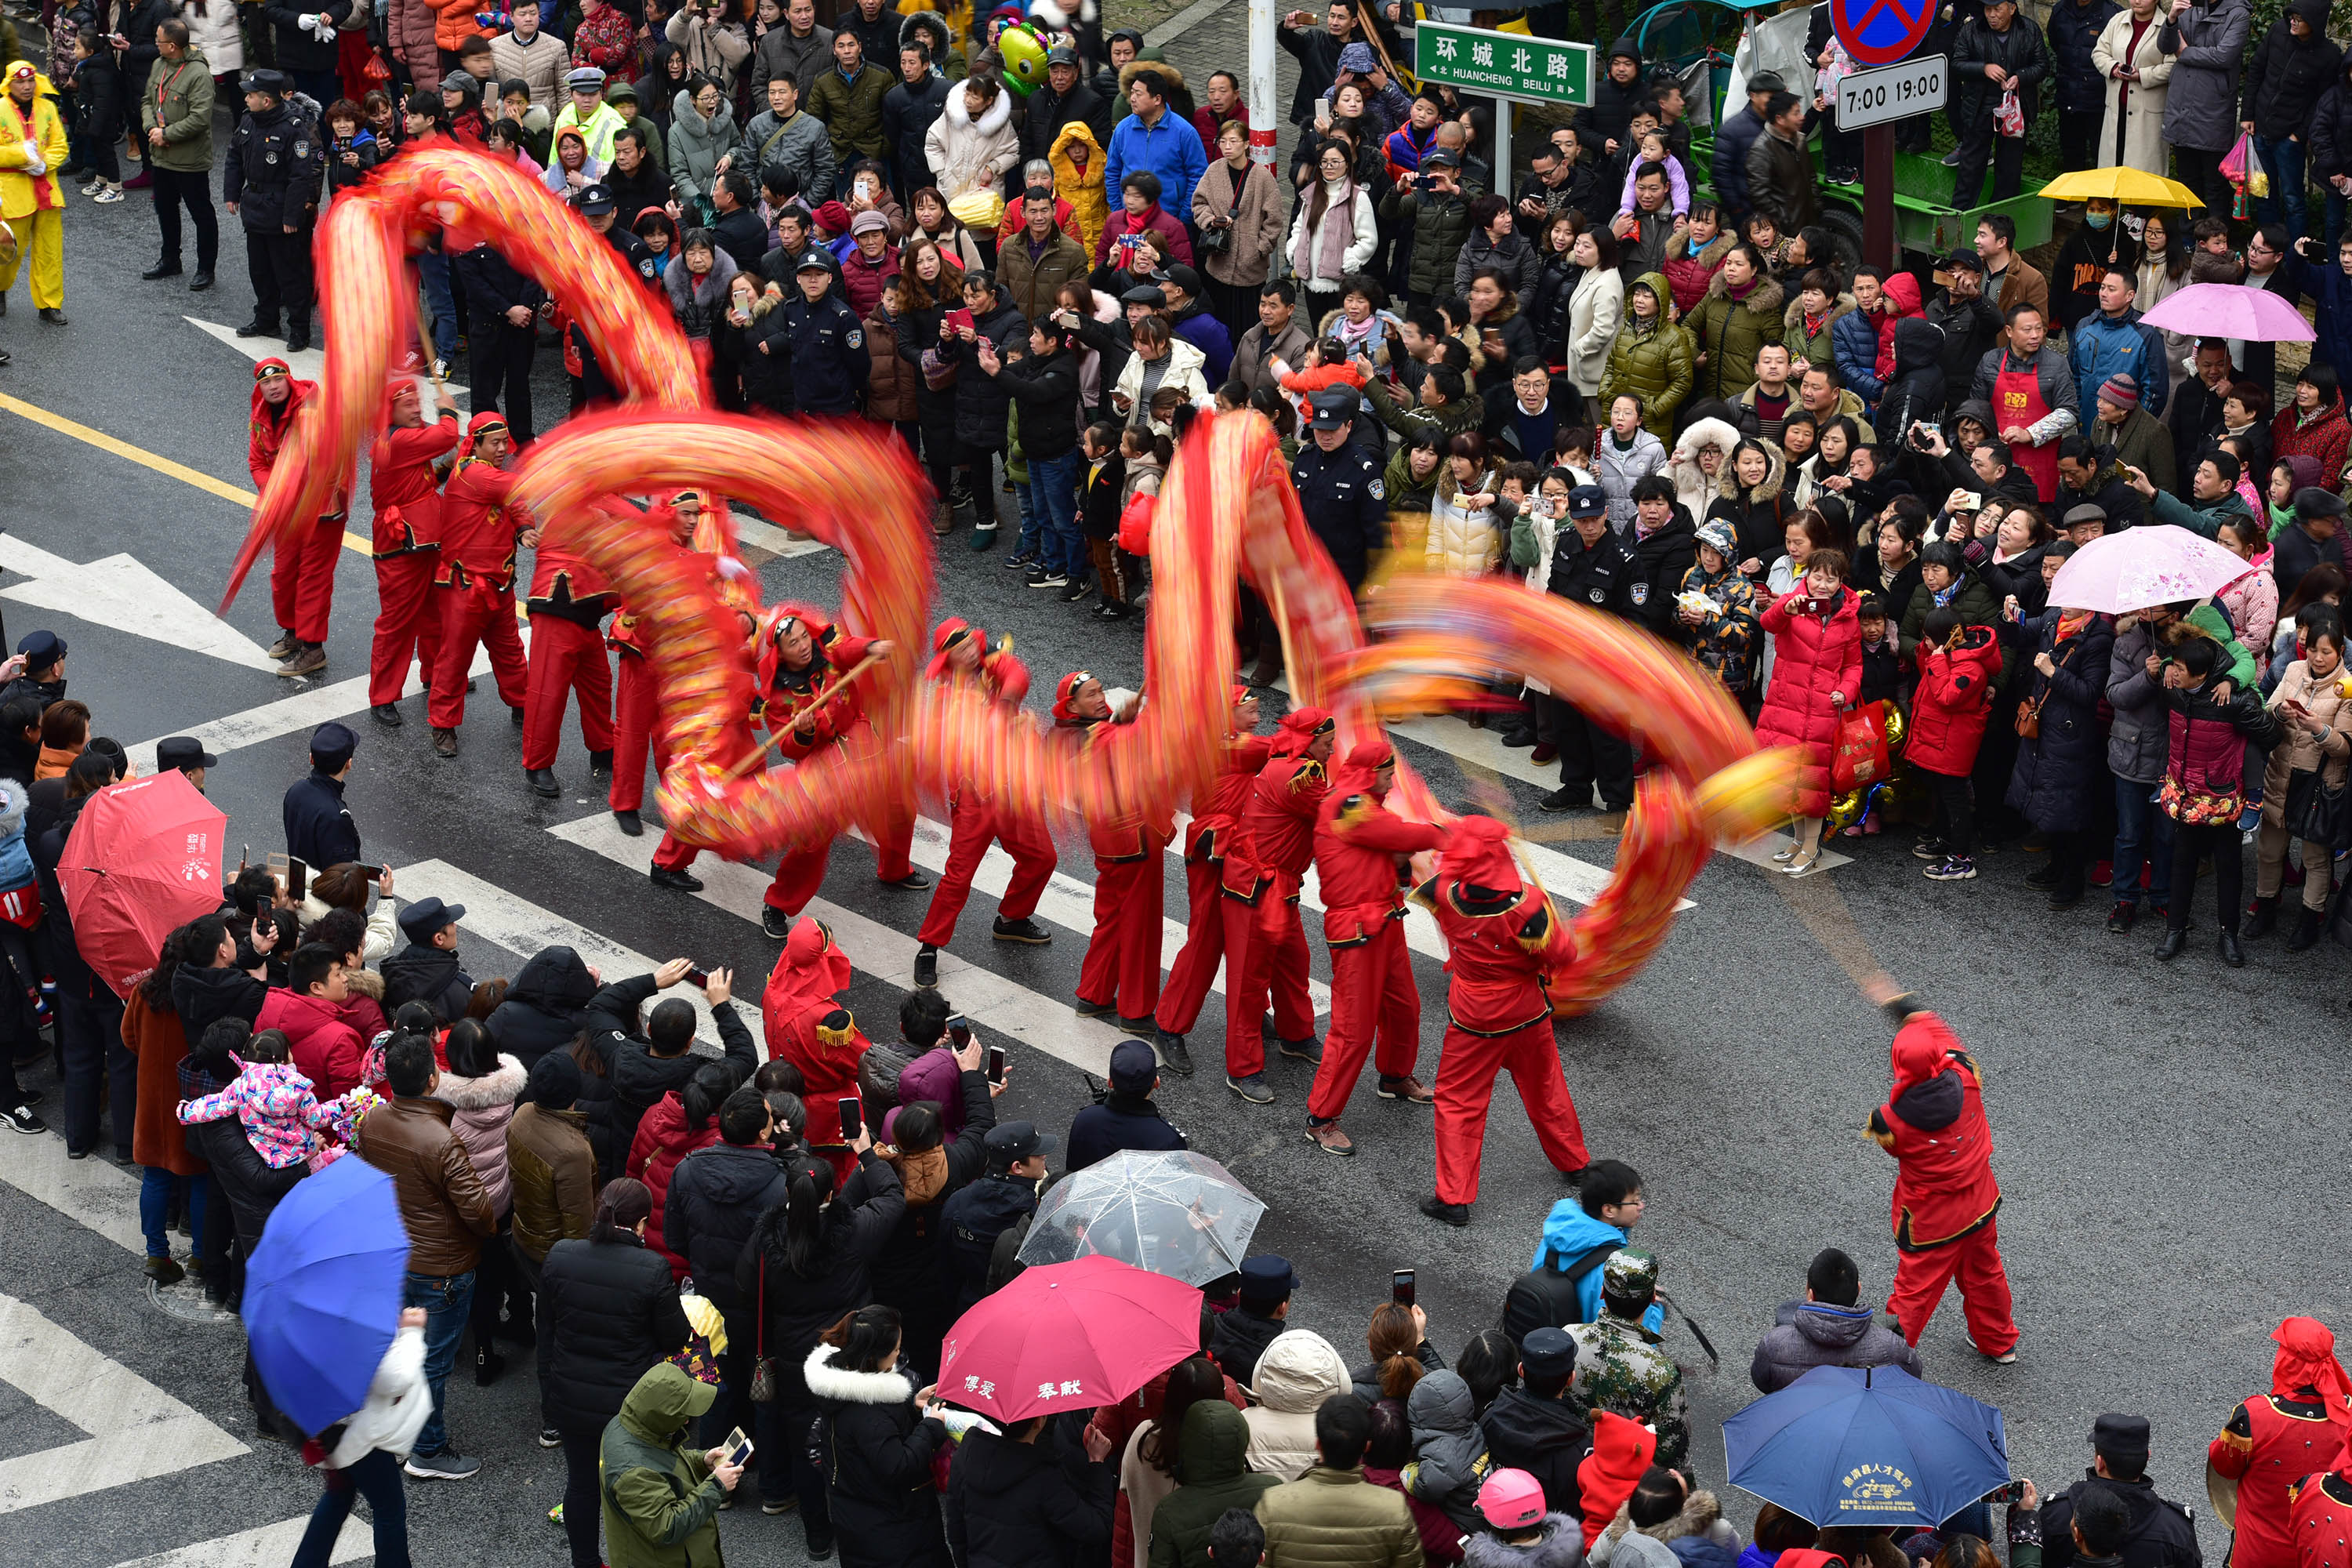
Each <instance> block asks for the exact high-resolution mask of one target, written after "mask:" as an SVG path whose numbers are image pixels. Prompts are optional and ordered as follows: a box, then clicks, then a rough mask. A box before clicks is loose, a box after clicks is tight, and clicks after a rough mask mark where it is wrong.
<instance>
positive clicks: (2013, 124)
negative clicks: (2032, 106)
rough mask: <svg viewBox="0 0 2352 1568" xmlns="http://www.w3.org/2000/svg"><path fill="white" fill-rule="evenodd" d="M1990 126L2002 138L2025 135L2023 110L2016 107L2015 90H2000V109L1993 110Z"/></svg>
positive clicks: (2007, 88) (2011, 88)
mask: <svg viewBox="0 0 2352 1568" xmlns="http://www.w3.org/2000/svg"><path fill="white" fill-rule="evenodd" d="M1992 125H1993V129H1994V130H1995V131H1998V132H2000V133H2001V134H2002V135H2003V136H2009V137H2018V136H2022V135H2024V134H2025V110H2022V109H2020V108H2019V107H2018V105H2017V89H2016V88H2014V87H2004V88H2002V89H2000V108H1999V109H1996V110H1993V115H1992Z"/></svg>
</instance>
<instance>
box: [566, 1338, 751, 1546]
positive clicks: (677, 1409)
mask: <svg viewBox="0 0 2352 1568" xmlns="http://www.w3.org/2000/svg"><path fill="white" fill-rule="evenodd" d="M718 1394H719V1390H718V1389H716V1388H714V1387H713V1386H711V1385H710V1384H707V1383H699V1382H697V1381H696V1380H695V1379H694V1378H691V1377H689V1376H688V1375H687V1374H686V1373H685V1372H683V1371H681V1370H680V1369H679V1368H677V1367H675V1366H673V1365H671V1364H670V1363H668V1362H662V1363H659V1364H658V1365H656V1366H654V1367H652V1368H651V1369H649V1370H648V1371H647V1372H646V1374H645V1376H643V1377H641V1378H639V1379H637V1385H636V1386H635V1388H633V1389H631V1390H629V1397H628V1398H627V1399H625V1400H624V1401H623V1402H622V1405H621V1413H620V1414H619V1415H615V1416H614V1417H613V1419H612V1422H611V1424H610V1425H608V1426H605V1428H604V1447H603V1449H602V1452H601V1453H600V1454H599V1455H598V1459H597V1471H598V1481H597V1487H598V1490H599V1492H600V1493H601V1494H602V1496H603V1498H604V1561H605V1563H607V1564H608V1565H609V1568H721V1565H722V1564H723V1563H725V1561H726V1560H725V1559H724V1558H723V1557H721V1556H720V1555H719V1502H720V1500H722V1499H723V1498H724V1497H725V1496H726V1495H727V1494H726V1491H725V1489H723V1488H721V1487H720V1486H719V1482H718V1481H717V1480H716V1479H713V1478H712V1476H711V1474H710V1467H709V1465H708V1464H707V1463H705V1462H704V1460H703V1455H702V1450H701V1449H699V1448H697V1447H692V1446H691V1444H690V1443H688V1440H687V1437H686V1427H687V1424H688V1422H689V1421H691V1420H693V1419H694V1418H695V1417H696V1416H698V1415H702V1414H703V1413H704V1412H705V1411H707V1410H709V1408H710V1405H711V1402H712V1401H713V1400H714V1399H715V1398H716V1397H717V1396H718Z"/></svg>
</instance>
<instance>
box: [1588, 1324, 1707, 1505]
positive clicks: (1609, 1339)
mask: <svg viewBox="0 0 2352 1568" xmlns="http://www.w3.org/2000/svg"><path fill="white" fill-rule="evenodd" d="M1568 1332H1569V1334H1570V1337H1572V1338H1573V1339H1574V1340H1575V1341H1576V1379H1575V1383H1574V1384H1573V1387H1574V1389H1575V1393H1576V1400H1575V1401H1574V1403H1575V1404H1576V1405H1577V1407H1578V1408H1580V1409H1601V1410H1608V1411H1612V1412H1614V1413H1615V1414H1617V1415H1622V1416H1625V1417H1627V1418H1628V1419H1630V1420H1634V1421H1642V1422H1646V1423H1648V1424H1649V1425H1650V1426H1653V1427H1655V1428H1656V1429H1657V1434H1658V1457H1657V1462H1658V1463H1659V1464H1661V1465H1664V1466H1666V1467H1668V1468H1675V1467H1676V1466H1679V1465H1681V1464H1682V1463H1683V1461H1684V1459H1685V1456H1686V1455H1688V1453H1689V1452H1690V1411H1689V1407H1688V1406H1687V1405H1686V1404H1685V1401H1684V1398H1683V1371H1682V1368H1681V1367H1679V1366H1676V1365H1675V1363H1674V1360H1673V1358H1672V1357H1670V1356H1668V1355H1667V1354H1666V1352H1664V1351H1663V1350H1660V1349H1659V1348H1658V1336H1657V1335H1655V1334H1654V1333H1652V1332H1651V1331H1649V1330H1647V1329H1645V1328H1643V1327H1642V1325H1641V1324H1639V1323H1636V1322H1628V1321H1626V1320H1624V1319H1623V1318H1620V1317H1616V1316H1614V1315H1613V1314H1612V1313H1610V1312H1608V1311H1605V1310H1604V1311H1603V1312H1602V1313H1601V1321H1599V1322H1596V1323H1570V1324H1569V1325H1568Z"/></svg>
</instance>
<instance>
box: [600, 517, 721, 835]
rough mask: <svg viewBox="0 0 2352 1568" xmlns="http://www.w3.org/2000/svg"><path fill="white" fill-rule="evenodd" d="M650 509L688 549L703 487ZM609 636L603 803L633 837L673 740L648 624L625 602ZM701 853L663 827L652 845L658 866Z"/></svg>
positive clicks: (640, 829) (639, 828)
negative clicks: (609, 769)
mask: <svg viewBox="0 0 2352 1568" xmlns="http://www.w3.org/2000/svg"><path fill="white" fill-rule="evenodd" d="M646 515H647V516H648V517H649V518H652V519H654V520H655V521H660V522H662V523H664V524H666V525H667V527H668V529H669V531H670V542H671V543H672V544H673V545H675V546H676V547H677V550H678V551H679V552H680V553H688V552H691V551H692V549H693V544H694V539H695V533H696V530H697V528H698V524H699V522H700V520H701V517H702V497H701V493H700V492H699V491H695V490H680V491H678V492H677V495H676V496H674V497H673V498H671V499H670V500H666V501H656V503H655V504H654V505H653V506H652V507H651V508H649V509H648V510H647V512H646ZM713 542H714V543H717V542H718V541H713ZM722 593H723V590H722ZM605 641H606V642H607V643H608V644H610V645H611V647H612V649H613V652H614V658H615V660H616V662H617V664H618V667H619V677H618V679H617V680H616V682H615V683H614V699H615V700H614V724H613V729H614V736H613V746H614V754H613V783H612V787H611V788H610V789H609V790H608V791H606V793H605V796H604V803H605V805H608V806H610V807H611V808H612V811H613V816H614V818H615V819H616V820H617V821H618V822H619V823H620V825H621V831H622V832H624V833H625V834H627V835H628V836H629V837H632V838H634V837H637V835H639V834H640V833H642V832H644V831H645V829H644V827H643V826H642V825H641V824H640V823H639V821H638V818H637V811H638V808H639V807H640V806H642V805H645V800H646V754H647V753H648V752H650V753H651V754H652V756H653V763H654V773H655V774H656V776H658V775H659V774H661V773H666V772H667V771H668V769H669V757H670V752H669V740H668V737H667V736H666V735H665V734H664V733H663V732H662V730H661V726H660V725H659V723H658V722H657V721H658V720H659V718H660V716H661V704H660V700H659V696H658V693H657V689H656V681H655V679H654V671H653V666H652V665H651V664H650V663H648V662H647V661H646V651H647V646H646V632H645V626H644V623H643V622H642V621H640V620H639V618H638V617H637V616H635V614H633V613H631V611H630V609H629V607H628V606H627V605H621V606H619V608H618V610H617V612H616V613H615V614H614V616H613V626H612V630H611V631H610V632H608V633H607V634H606V635H605ZM697 854H698V850H697V849H696V848H695V847H693V846H692V845H689V844H681V843H679V842H678V841H677V838H676V837H673V836H671V835H670V834H668V833H664V834H663V835H662V839H661V843H660V844H659V845H657V846H656V847H655V849H654V868H655V869H656V870H661V871H684V870H685V869H686V868H688V866H691V865H693V864H694V860H695V857H696V855H697Z"/></svg>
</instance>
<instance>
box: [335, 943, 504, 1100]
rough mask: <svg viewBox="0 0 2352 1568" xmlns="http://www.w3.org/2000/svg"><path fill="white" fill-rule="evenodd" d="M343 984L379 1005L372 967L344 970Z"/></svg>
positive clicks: (379, 980) (379, 981)
mask: <svg viewBox="0 0 2352 1568" xmlns="http://www.w3.org/2000/svg"><path fill="white" fill-rule="evenodd" d="M343 984H344V986H345V988H346V989H348V990H349V991H350V992H351V993H352V995H354V996H364V997H366V998H367V999H368V1000H369V1001H371V1002H373V1003H375V1004H376V1005H379V1006H381V1005H383V975H381V974H378V973H376V972H375V971H374V970H373V969H346V970H344V971H343ZM499 1059H500V1060H502V1061H513V1060H514V1058H512V1057H502V1058H499ZM483 1081H485V1082H487V1081H488V1079H484V1080H483Z"/></svg>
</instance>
